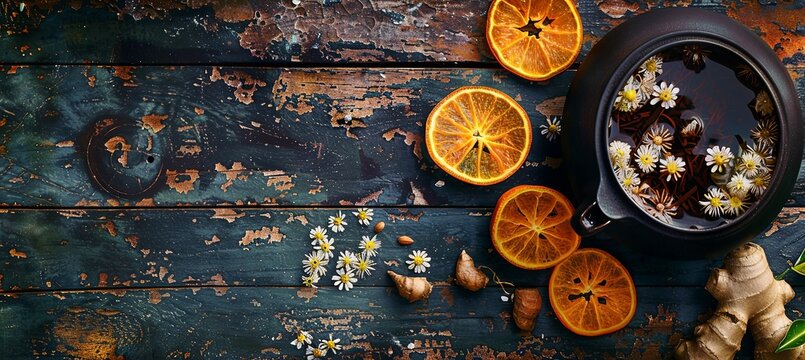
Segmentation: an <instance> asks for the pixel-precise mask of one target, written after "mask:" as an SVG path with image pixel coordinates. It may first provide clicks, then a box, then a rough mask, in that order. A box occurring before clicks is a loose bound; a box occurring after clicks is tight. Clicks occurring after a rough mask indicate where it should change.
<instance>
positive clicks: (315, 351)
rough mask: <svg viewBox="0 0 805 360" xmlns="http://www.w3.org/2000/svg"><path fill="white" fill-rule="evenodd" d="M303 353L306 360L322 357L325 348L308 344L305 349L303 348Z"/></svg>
mask: <svg viewBox="0 0 805 360" xmlns="http://www.w3.org/2000/svg"><path fill="white" fill-rule="evenodd" d="M305 355H306V356H307V360H314V359H323V358H324V357H325V356H327V350H326V349H321V348H317V347H312V346H310V345H308V347H307V350H305Z"/></svg>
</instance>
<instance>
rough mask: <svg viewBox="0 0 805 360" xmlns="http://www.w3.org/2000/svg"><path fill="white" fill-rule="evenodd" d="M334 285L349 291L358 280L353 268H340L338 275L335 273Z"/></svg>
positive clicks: (337, 271)
mask: <svg viewBox="0 0 805 360" xmlns="http://www.w3.org/2000/svg"><path fill="white" fill-rule="evenodd" d="M332 279H333V286H337V287H338V290H345V291H349V290H350V289H352V287H353V286H354V285H353V284H354V283H355V282H357V281H358V278H356V277H355V273H354V272H352V269H344V268H341V269H338V270H336V275H333V277H332Z"/></svg>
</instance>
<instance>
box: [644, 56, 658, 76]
mask: <svg viewBox="0 0 805 360" xmlns="http://www.w3.org/2000/svg"><path fill="white" fill-rule="evenodd" d="M640 73H641V74H645V75H650V76H651V77H655V76H657V75H660V74H662V57H661V56H659V55H654V56H652V57H650V58H648V59H646V61H644V62H643V64H641V65H640Z"/></svg>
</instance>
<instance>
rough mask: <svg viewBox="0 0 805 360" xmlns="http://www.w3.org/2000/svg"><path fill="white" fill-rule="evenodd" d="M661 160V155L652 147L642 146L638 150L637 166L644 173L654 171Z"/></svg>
mask: <svg viewBox="0 0 805 360" xmlns="http://www.w3.org/2000/svg"><path fill="white" fill-rule="evenodd" d="M659 159H660V153H659V151H657V149H655V148H654V147H653V146H651V145H640V147H638V148H637V159H636V160H635V161H636V162H637V166H638V167H639V168H640V170H641V171H643V172H644V173H650V172H652V171H654V168H655V167H656V166H657V161H659Z"/></svg>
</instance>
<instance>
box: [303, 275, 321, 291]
mask: <svg viewBox="0 0 805 360" xmlns="http://www.w3.org/2000/svg"><path fill="white" fill-rule="evenodd" d="M318 282H319V276H318V275H317V274H315V273H314V274H313V275H304V276H302V285H303V286H305V287H313V288H315V287H317V286H316V284H317V283H318Z"/></svg>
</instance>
